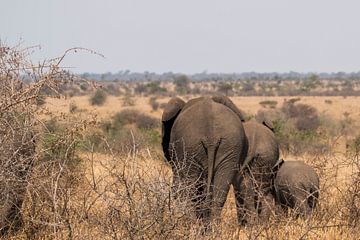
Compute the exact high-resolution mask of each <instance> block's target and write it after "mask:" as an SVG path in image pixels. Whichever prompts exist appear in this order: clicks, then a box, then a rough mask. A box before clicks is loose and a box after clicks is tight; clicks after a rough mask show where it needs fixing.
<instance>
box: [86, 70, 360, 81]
mask: <svg viewBox="0 0 360 240" xmlns="http://www.w3.org/2000/svg"><path fill="white" fill-rule="evenodd" d="M181 75H184V74H181V73H173V72H165V73H162V74H159V73H154V72H143V73H139V72H131V71H129V70H125V71H119V72H117V73H111V72H107V73H102V74H100V73H83V74H81V77H83V78H86V79H90V80H96V81H173V80H175V79H177V78H178V77H179V76H181ZM186 76H187V77H188V78H189V79H190V80H192V81H238V80H260V81H262V80H306V79H309V78H313V77H314V76H315V77H316V78H317V79H319V80H332V79H336V80H360V71H359V72H351V73H346V72H333V73H312V72H309V73H299V72H292V71H291V72H288V73H277V72H269V73H258V72H244V73H207V72H202V73H196V74H188V75H186Z"/></svg>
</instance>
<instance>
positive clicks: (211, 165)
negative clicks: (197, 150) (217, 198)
mask: <svg viewBox="0 0 360 240" xmlns="http://www.w3.org/2000/svg"><path fill="white" fill-rule="evenodd" d="M220 143H221V138H220V139H219V140H218V141H217V142H216V144H208V143H206V142H205V141H202V145H203V147H204V149H205V152H206V154H207V158H208V175H207V184H206V197H210V194H211V190H212V189H211V188H212V185H213V180H214V169H215V160H216V153H217V151H218V149H219V146H220Z"/></svg>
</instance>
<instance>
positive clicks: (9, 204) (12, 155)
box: [0, 133, 35, 237]
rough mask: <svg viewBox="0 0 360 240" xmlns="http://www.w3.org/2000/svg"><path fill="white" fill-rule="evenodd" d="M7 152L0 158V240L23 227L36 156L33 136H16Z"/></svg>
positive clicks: (28, 134)
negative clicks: (23, 214) (24, 209)
mask: <svg viewBox="0 0 360 240" xmlns="http://www.w3.org/2000/svg"><path fill="white" fill-rule="evenodd" d="M2 150H3V149H2ZM8 150H9V151H7V152H6V153H5V155H2V156H0V163H1V166H0V167H1V169H0V237H1V236H4V235H8V234H11V233H14V232H16V231H18V230H19V229H20V228H21V227H22V224H23V221H22V216H21V207H22V203H23V200H24V198H25V194H26V189H27V185H28V181H27V177H28V175H29V172H30V171H31V168H32V165H33V159H34V154H35V142H34V140H33V135H32V134H30V133H27V134H25V135H24V136H20V135H18V134H15V136H14V137H13V143H12V146H11V147H10V148H9V149H8ZM2 152H4V151H2Z"/></svg>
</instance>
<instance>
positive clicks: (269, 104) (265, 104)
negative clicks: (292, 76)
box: [259, 100, 278, 108]
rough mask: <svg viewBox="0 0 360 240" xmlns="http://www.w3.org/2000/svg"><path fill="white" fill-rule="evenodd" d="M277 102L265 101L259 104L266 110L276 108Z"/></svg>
mask: <svg viewBox="0 0 360 240" xmlns="http://www.w3.org/2000/svg"><path fill="white" fill-rule="evenodd" d="M277 103H278V102H277V101H274V100H265V101H261V102H259V104H260V105H261V106H262V107H264V108H266V107H269V108H276V105H277Z"/></svg>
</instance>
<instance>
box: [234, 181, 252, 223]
mask: <svg viewBox="0 0 360 240" xmlns="http://www.w3.org/2000/svg"><path fill="white" fill-rule="evenodd" d="M237 178H238V179H237V180H236V181H235V183H234V184H233V187H234V195H235V200H236V210H237V217H238V223H239V225H240V226H245V225H247V224H253V223H254V222H255V217H256V193H255V191H254V186H253V182H252V180H251V179H250V178H249V176H246V177H244V178H242V179H239V177H237Z"/></svg>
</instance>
